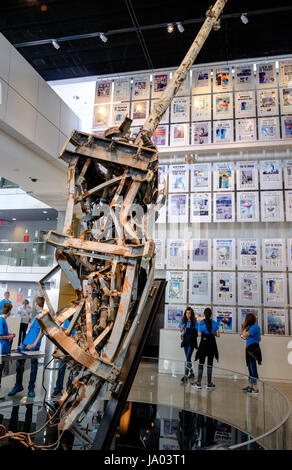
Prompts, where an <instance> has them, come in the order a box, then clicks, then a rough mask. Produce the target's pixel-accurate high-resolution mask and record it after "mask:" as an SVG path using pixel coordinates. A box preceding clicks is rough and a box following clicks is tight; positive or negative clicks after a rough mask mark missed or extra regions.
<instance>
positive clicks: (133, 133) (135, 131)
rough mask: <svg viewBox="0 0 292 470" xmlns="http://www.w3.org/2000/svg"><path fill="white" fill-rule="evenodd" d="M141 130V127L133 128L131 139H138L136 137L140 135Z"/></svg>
mask: <svg viewBox="0 0 292 470" xmlns="http://www.w3.org/2000/svg"><path fill="white" fill-rule="evenodd" d="M140 130H141V127H139V126H135V127H131V138H132V139H136V137H137V135H138V134H139V132H140Z"/></svg>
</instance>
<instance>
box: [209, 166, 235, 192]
mask: <svg viewBox="0 0 292 470" xmlns="http://www.w3.org/2000/svg"><path fill="white" fill-rule="evenodd" d="M213 175H214V182H213V187H214V191H233V190H234V163H231V162H227V163H225V162H223V163H214V166H213Z"/></svg>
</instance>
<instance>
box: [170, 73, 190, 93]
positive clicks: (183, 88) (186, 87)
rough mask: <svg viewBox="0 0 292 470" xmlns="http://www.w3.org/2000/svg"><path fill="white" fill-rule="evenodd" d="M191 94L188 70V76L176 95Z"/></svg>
mask: <svg viewBox="0 0 292 470" xmlns="http://www.w3.org/2000/svg"><path fill="white" fill-rule="evenodd" d="M172 76H173V75H172ZM189 94H190V74H189V72H188V73H187V74H186V78H185V79H184V81H183V82H182V83H181V85H180V87H179V89H178V91H177V94H176V96H189Z"/></svg>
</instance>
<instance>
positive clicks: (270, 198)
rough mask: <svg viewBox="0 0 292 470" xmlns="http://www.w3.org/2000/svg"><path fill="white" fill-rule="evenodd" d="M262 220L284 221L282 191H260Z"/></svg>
mask: <svg viewBox="0 0 292 470" xmlns="http://www.w3.org/2000/svg"><path fill="white" fill-rule="evenodd" d="M261 214H262V222H284V209H283V193H282V191H263V192H262V193H261Z"/></svg>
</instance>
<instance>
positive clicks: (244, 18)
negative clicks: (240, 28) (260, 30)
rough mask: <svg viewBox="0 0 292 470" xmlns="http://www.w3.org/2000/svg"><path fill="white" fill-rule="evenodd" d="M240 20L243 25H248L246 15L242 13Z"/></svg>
mask: <svg viewBox="0 0 292 470" xmlns="http://www.w3.org/2000/svg"><path fill="white" fill-rule="evenodd" d="M240 19H241V21H242V22H243V24H247V23H248V17H247V13H242V14H241V17H240Z"/></svg>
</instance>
